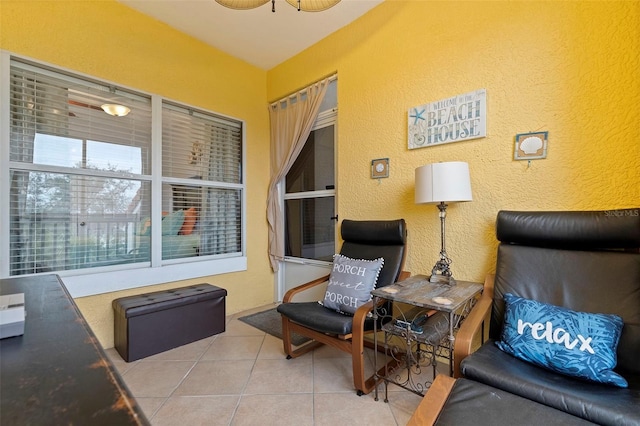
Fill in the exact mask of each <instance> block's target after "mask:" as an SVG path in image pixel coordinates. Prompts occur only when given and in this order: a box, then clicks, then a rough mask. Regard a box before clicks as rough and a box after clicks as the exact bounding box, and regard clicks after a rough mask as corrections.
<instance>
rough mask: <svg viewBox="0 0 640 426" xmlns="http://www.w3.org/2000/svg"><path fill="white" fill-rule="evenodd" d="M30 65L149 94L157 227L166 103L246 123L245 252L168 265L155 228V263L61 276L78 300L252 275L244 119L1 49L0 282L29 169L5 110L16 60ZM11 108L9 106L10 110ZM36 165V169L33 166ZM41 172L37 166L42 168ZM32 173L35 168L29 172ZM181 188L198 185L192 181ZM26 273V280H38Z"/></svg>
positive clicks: (69, 272)
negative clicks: (13, 190)
mask: <svg viewBox="0 0 640 426" xmlns="http://www.w3.org/2000/svg"><path fill="white" fill-rule="evenodd" d="M13 59H15V60H18V61H24V62H27V63H30V64H33V65H34V66H38V67H42V68H43V69H51V70H53V71H55V72H58V73H61V74H68V75H70V76H72V77H78V78H80V79H87V80H88V81H96V82H99V83H101V84H104V85H113V86H117V87H120V88H123V89H125V90H131V91H132V92H137V93H140V94H144V95H146V96H149V97H150V98H151V120H152V122H151V170H152V172H151V174H150V175H142V178H143V179H144V180H147V179H148V180H149V181H150V182H151V218H152V221H154V222H155V223H160V222H161V220H162V216H161V215H162V198H161V197H162V183H163V178H162V105H163V101H165V102H168V103H172V104H175V105H179V106H180V107H184V108H191V109H195V110H200V111H203V112H205V113H210V114H212V115H215V116H219V117H223V118H227V119H229V120H234V121H237V122H238V123H240V125H241V128H242V140H241V150H242V152H241V164H242V166H241V168H242V172H241V174H242V176H241V183H240V184H238V185H236V187H237V188H239V189H240V191H241V210H240V215H241V220H240V223H241V234H240V238H241V241H240V243H241V245H240V247H241V250H240V252H239V253H232V254H229V255H213V256H203V257H187V258H181V259H172V260H164V261H163V260H162V243H161V241H162V240H161V238H162V235H161V231H162V229H161V227H159V226H156V227H152V241H156V242H160V243H154V244H153V245H152V248H151V261H150V262H141V263H133V264H120V265H114V266H102V267H94V268H84V269H75V270H65V271H55V272H53V273H56V274H58V275H59V276H60V277H62V278H63V279H64V282H65V285H66V287H67V289H68V290H69V292H70V294H71V296H72V297H84V296H91V295H95V294H102V293H108V292H114V291H120V290H126V289H132V288H138V287H143V286H148V285H154V284H162V283H168V282H173V281H179V280H185V279H192V278H198V277H203V276H211V275H217V274H224V273H229V272H239V271H245V270H247V257H246V219H247V217H246V167H245V166H246V122H245V121H244V120H242V119H238V118H235V117H230V116H226V115H224V114H220V113H217V112H213V111H208V110H206V109H204V108H201V107H196V106H192V105H187V104H185V103H184V102H179V101H175V100H172V99H169V98H166V97H163V96H160V95H156V94H149V93H147V92H145V91H142V90H138V89H134V88H129V87H127V86H124V85H122V84H116V83H113V82H110V81H107V80H104V79H99V78H96V77H93V76H90V75H86V74H83V73H80V72H77V71H74V70H69V69H65V68H63V67H59V66H53V65H50V64H47V63H44V62H42V61H38V60H34V59H31V58H27V57H24V56H20V55H15V54H13V53H10V52H8V51H6V50H0V102H2V108H0V177H1V179H0V206H1V207H0V278H10V276H9V263H10V248H9V238H10V235H9V226H10V214H9V201H10V179H9V176H10V169H16V168H18V169H24V168H25V167H24V164H22V166H20V165H19V164H18V163H16V162H11V161H10V156H9V154H10V134H11V133H10V125H9V124H10V115H11V113H10V108H8V105H5V103H6V102H8V101H9V99H10V90H11V89H10V76H11V72H10V67H11V62H12V60H13ZM5 106H7V107H5ZM32 166H33V165H32ZM36 168H37V167H36ZM29 170H33V168H31V167H29ZM177 183H185V184H189V183H193V182H191V181H190V180H189V181H185V182H177ZM33 275H37V274H26V275H21V276H33Z"/></svg>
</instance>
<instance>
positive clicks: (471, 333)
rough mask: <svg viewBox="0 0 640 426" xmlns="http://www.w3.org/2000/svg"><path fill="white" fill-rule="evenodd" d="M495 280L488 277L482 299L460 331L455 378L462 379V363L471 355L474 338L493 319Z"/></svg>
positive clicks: (456, 345) (455, 359)
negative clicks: (492, 307) (492, 306)
mask: <svg viewBox="0 0 640 426" xmlns="http://www.w3.org/2000/svg"><path fill="white" fill-rule="evenodd" d="M494 279H495V276H494V275H492V274H489V275H487V277H486V278H485V281H484V289H483V291H482V296H480V299H479V300H478V302H477V303H476V304H475V306H474V307H473V309H472V310H471V312H470V313H469V315H468V316H467V318H465V320H464V322H463V323H462V325H461V326H460V329H459V330H458V334H457V335H456V342H455V346H454V349H453V360H454V365H453V377H460V375H461V374H460V363H461V362H462V360H463V359H464V358H466V357H467V356H468V355H469V354H471V352H472V349H473V348H472V345H473V341H474V338H475V337H476V336H477V335H478V332H479V331H481V330H482V329H483V327H484V325H485V324H486V322H487V321H489V318H490V317H491V305H492V304H493V282H494ZM481 343H482V342H481Z"/></svg>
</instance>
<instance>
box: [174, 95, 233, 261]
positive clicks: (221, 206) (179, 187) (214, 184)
mask: <svg viewBox="0 0 640 426" xmlns="http://www.w3.org/2000/svg"><path fill="white" fill-rule="evenodd" d="M162 177H163V178H162V180H163V194H170V198H169V199H167V197H165V199H163V209H166V211H169V212H170V213H169V215H178V216H182V215H184V216H185V226H183V227H182V229H181V230H180V231H179V233H178V237H177V238H171V240H175V242H172V243H170V244H169V239H165V241H164V245H165V246H164V247H163V259H166V258H179V257H187V256H190V255H192V254H191V253H190V250H191V248H192V247H196V248H197V255H199V256H206V255H221V254H229V253H239V252H240V251H241V244H240V243H241V235H242V203H241V201H242V125H241V123H240V122H238V121H234V120H230V119H227V118H225V117H221V116H217V115H214V114H210V113H205V112H203V111H195V110H193V109H187V108H184V107H181V106H178V105H175V104H171V103H168V102H164V103H163V108H162ZM164 220H166V216H165V219H163V221H164ZM187 220H190V222H188V223H187ZM187 238H191V240H192V241H191V243H190V244H189V245H187V246H184V245H183V244H182V242H183V241H184V240H186V239H187ZM196 243H197V245H196ZM167 244H169V246H167Z"/></svg>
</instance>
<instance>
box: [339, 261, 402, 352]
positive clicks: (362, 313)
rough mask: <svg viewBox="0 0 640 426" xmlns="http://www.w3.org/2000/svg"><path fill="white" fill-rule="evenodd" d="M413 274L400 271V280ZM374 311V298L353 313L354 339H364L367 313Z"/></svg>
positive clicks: (382, 301)
mask: <svg viewBox="0 0 640 426" xmlns="http://www.w3.org/2000/svg"><path fill="white" fill-rule="evenodd" d="M410 276H411V272H409V271H400V274H399V275H398V281H402V280H406V279H407V278H409V277H410ZM383 303H384V300H380V301H379V305H382V304H383ZM371 312H373V300H370V301H368V302H367V303H365V304H364V305H362V306H360V307H359V308H358V309H356V313H355V314H353V324H352V326H351V333H353V341H362V339H363V337H364V322H365V320H366V319H367V315H369V313H371Z"/></svg>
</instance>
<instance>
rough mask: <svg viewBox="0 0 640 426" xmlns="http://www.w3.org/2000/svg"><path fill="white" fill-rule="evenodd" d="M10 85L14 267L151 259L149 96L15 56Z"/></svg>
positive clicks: (16, 271)
mask: <svg viewBox="0 0 640 426" xmlns="http://www.w3.org/2000/svg"><path fill="white" fill-rule="evenodd" d="M9 88H10V90H9V91H10V99H9V108H10V144H9V145H10V146H9V160H10V171H9V178H10V196H9V216H10V241H9V244H10V267H9V269H10V275H22V274H31V273H39V272H53V271H62V270H70V269H83V268H90V267H101V266H111V265H118V264H126V263H135V262H141V261H145V262H148V261H149V256H150V255H149V250H148V248H146V249H145V247H141V242H140V239H139V238H138V237H137V233H138V228H139V225H140V222H141V218H143V217H145V216H148V215H149V213H150V194H151V191H150V178H149V176H148V174H150V173H151V162H150V157H151V155H150V154H151V102H150V98H149V97H145V96H142V95H140V94H137V93H133V92H130V91H126V90H122V89H118V88H115V87H110V86H107V85H104V84H100V83H98V82H95V81H91V80H84V79H80V78H77V77H74V76H70V75H66V74H63V73H59V72H56V71H53V70H51V69H48V68H45V67H39V66H34V65H32V64H29V63H27V62H21V61H17V60H13V61H12V62H11V68H10V85H9ZM105 103H117V104H122V105H126V106H127V107H129V108H130V109H131V112H130V113H129V115H127V116H126V117H114V116H110V115H108V114H106V113H105V112H104V111H103V110H102V108H101V105H102V104H105Z"/></svg>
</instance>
